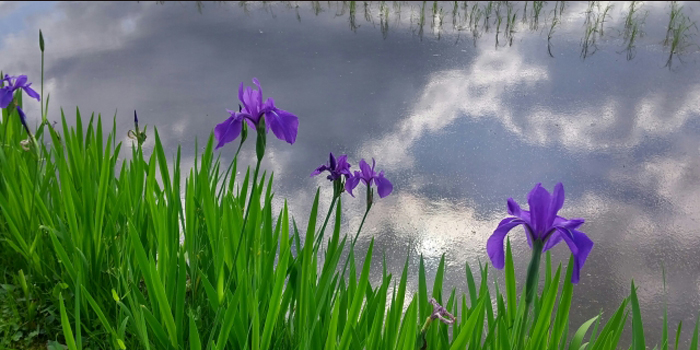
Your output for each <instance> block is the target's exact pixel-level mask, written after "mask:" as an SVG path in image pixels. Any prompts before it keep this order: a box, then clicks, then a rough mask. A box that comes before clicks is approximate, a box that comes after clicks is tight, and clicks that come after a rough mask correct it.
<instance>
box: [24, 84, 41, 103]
mask: <svg viewBox="0 0 700 350" xmlns="http://www.w3.org/2000/svg"><path fill="white" fill-rule="evenodd" d="M30 85H32V84H31V83H29V84H27V86H24V87H22V89H24V92H26V93H27V95H29V97H31V98H33V99H35V100H37V101H41V96H39V94H38V93H37V92H36V91H34V89H32V88H30V87H29V86H30Z"/></svg>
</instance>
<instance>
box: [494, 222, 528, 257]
mask: <svg viewBox="0 0 700 350" xmlns="http://www.w3.org/2000/svg"><path fill="white" fill-rule="evenodd" d="M524 223H525V222H524V221H523V220H520V219H518V218H505V219H503V220H501V222H500V223H499V224H498V227H497V228H496V230H495V231H493V234H492V235H491V237H489V239H488V241H487V242H486V252H487V253H488V255H489V258H490V259H491V263H493V267H495V268H497V269H502V268H503V267H504V266H505V252H504V249H503V240H504V239H505V238H506V235H507V234H508V232H510V230H512V229H513V228H514V227H516V226H518V225H522V224H524Z"/></svg>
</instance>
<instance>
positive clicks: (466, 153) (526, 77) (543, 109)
mask: <svg viewBox="0 0 700 350" xmlns="http://www.w3.org/2000/svg"><path fill="white" fill-rule="evenodd" d="M421 5H422V3H417V4H413V3H392V2H386V3H371V4H369V5H368V6H367V7H365V5H364V4H363V3H360V2H358V3H356V4H355V5H352V4H351V3H349V2H348V3H341V2H330V3H329V2H320V3H301V2H300V3H298V4H297V3H266V4H259V3H254V4H242V3H203V4H200V5H199V6H197V5H196V4H195V3H165V4H157V3H145V2H142V3H41V4H32V3H20V4H13V3H0V30H2V31H1V33H2V34H0V67H1V68H2V69H3V70H4V71H6V72H10V73H13V74H18V73H25V74H28V75H29V76H30V78H31V79H32V80H33V81H34V82H35V86H37V87H38V84H39V83H38V80H39V78H38V77H39V67H40V54H39V50H38V45H37V41H38V40H37V33H38V29H39V28H41V29H42V30H43V32H44V34H45V38H46V46H47V51H46V73H45V76H46V85H45V90H46V91H47V92H49V93H50V94H51V102H50V103H51V105H50V108H49V119H50V120H58V119H59V118H60V110H59V108H60V107H63V108H64V109H65V110H66V113H67V115H68V116H69V119H72V116H73V113H74V109H75V106H76V105H77V106H80V108H81V111H82V112H83V114H88V113H89V112H92V111H94V112H95V113H100V114H101V115H102V116H104V117H108V118H111V117H112V116H114V115H115V114H116V119H117V130H118V133H119V137H120V138H122V140H123V141H124V142H129V140H128V138H127V137H126V132H127V130H128V129H129V128H131V113H132V111H133V110H134V109H136V110H138V111H139V117H140V120H141V123H145V124H148V125H149V131H150V130H151V126H152V125H155V126H157V127H158V128H159V131H160V134H161V137H162V138H163V142H164V144H165V146H166V147H167V151H169V152H171V154H173V153H174V151H175V149H176V147H177V145H178V144H181V145H182V147H183V159H184V163H185V166H191V165H192V162H193V160H194V150H195V147H194V145H195V139H198V140H199V147H200V148H201V146H202V145H203V144H204V140H206V138H207V137H208V136H209V134H210V132H211V131H212V129H213V127H214V126H215V125H216V124H217V123H219V122H221V121H223V120H224V119H225V118H226V117H227V113H226V111H225V109H226V108H228V109H235V108H236V106H237V104H238V102H237V91H238V85H239V83H240V82H241V81H243V82H245V83H246V84H248V85H249V84H250V80H251V79H252V78H253V77H257V78H258V79H259V80H260V81H261V83H262V86H263V89H264V94H265V97H274V99H275V102H276V104H277V105H278V106H279V107H281V108H283V109H285V110H289V111H292V112H294V113H295V114H296V115H297V116H299V119H300V128H299V135H298V138H297V143H295V144H294V145H292V146H290V145H288V144H286V143H284V142H282V141H278V140H276V139H273V138H270V142H268V144H269V145H268V150H269V151H268V156H267V158H266V161H265V162H264V166H265V169H267V170H270V171H274V172H275V181H276V187H275V189H276V192H277V195H276V198H278V199H280V200H281V198H288V199H289V200H290V205H291V210H292V211H293V213H294V215H295V217H296V218H297V219H298V220H299V221H300V222H302V223H304V222H305V221H306V218H307V216H308V212H309V206H310V203H311V201H312V199H313V195H314V193H315V190H316V188H317V186H323V193H322V194H323V203H322V205H323V207H324V208H323V209H322V210H324V211H325V208H327V206H328V204H329V203H330V195H331V188H330V186H328V185H329V184H327V183H326V180H325V178H324V177H318V178H309V173H310V172H311V171H312V170H313V169H314V168H316V167H317V166H318V165H320V164H321V163H324V162H326V160H327V156H328V152H330V151H332V152H334V153H336V154H339V153H347V154H348V155H349V158H350V161H351V163H352V164H353V165H356V164H357V163H358V161H359V160H360V159H361V158H365V159H367V160H369V159H370V158H372V157H374V158H375V159H376V160H377V167H378V168H379V169H382V170H384V171H385V173H386V176H387V177H388V178H389V179H391V180H392V181H393V183H394V193H392V195H391V196H389V197H387V198H385V199H381V200H379V201H378V202H377V204H376V205H375V207H374V208H373V210H372V212H371V213H370V215H369V217H368V220H367V223H366V225H365V230H364V232H363V235H362V236H361V241H360V248H361V249H364V248H365V247H366V246H367V245H368V243H369V239H370V238H371V237H373V238H374V239H375V240H376V244H377V245H376V247H375V252H377V259H379V258H381V255H382V253H385V254H386V259H387V263H388V265H389V266H388V269H389V270H390V271H391V272H393V273H394V275H395V276H396V275H398V274H399V273H400V269H401V268H402V267H403V263H404V261H405V257H406V253H407V252H410V254H411V259H410V268H411V270H410V273H409V280H410V283H409V289H411V291H414V290H415V289H416V286H417V266H418V256H419V255H420V254H422V255H423V256H424V258H425V259H426V267H427V268H428V283H429V284H431V285H432V277H433V276H434V274H435V270H436V269H437V265H438V262H439V260H440V257H441V256H442V254H445V256H446V261H447V266H448V268H447V272H446V277H445V283H446V285H447V287H449V288H452V287H455V288H457V290H458V291H459V292H460V293H461V292H466V285H465V282H464V281H465V278H464V264H465V262H468V263H469V264H470V265H471V266H472V267H476V266H478V262H479V261H481V262H482V263H485V262H487V259H488V258H487V255H486V252H485V244H486V240H487V238H488V236H489V235H490V234H491V233H492V232H493V230H494V229H495V227H496V225H497V223H498V222H499V220H500V219H501V218H503V217H504V216H505V215H507V214H506V205H505V204H506V199H507V198H509V197H513V198H514V199H515V200H516V201H518V202H520V203H522V204H523V205H524V204H525V202H526V194H527V193H528V191H529V190H530V189H531V188H532V187H533V185H534V184H536V183H538V182H542V183H543V184H544V186H545V187H546V188H548V189H550V190H551V189H552V188H553V186H554V184H556V183H557V182H559V181H561V182H563V183H564V185H565V188H566V193H567V200H566V203H565V206H564V210H563V211H562V215H563V216H566V217H570V216H572V217H583V218H585V219H586V224H585V226H583V231H585V232H586V233H587V234H588V235H589V236H590V237H591V238H592V239H593V241H595V242H596V246H595V248H594V249H593V251H592V253H591V255H590V256H589V259H588V262H587V263H586V266H585V268H584V270H583V272H582V278H581V283H580V284H579V285H578V286H577V287H576V288H575V297H574V305H573V309H572V316H571V318H572V327H578V325H580V324H581V323H583V322H584V321H585V320H587V319H589V318H591V317H593V316H595V315H596V314H597V313H598V312H599V310H601V309H603V310H604V317H605V318H606V319H607V316H609V315H611V314H612V313H613V312H614V311H615V309H616V307H617V306H619V303H620V302H621V300H622V299H623V298H624V297H625V296H627V295H628V294H629V289H630V285H629V283H630V280H631V279H634V280H635V282H636V284H637V285H639V291H638V294H639V298H640V301H641V303H642V308H643V309H642V312H643V316H644V320H645V326H647V327H646V328H647V336H648V337H650V340H651V341H653V342H657V341H658V339H660V334H661V332H660V329H661V318H660V317H661V316H662V314H663V313H662V310H663V303H664V300H667V303H668V309H669V319H670V320H672V327H675V324H676V323H675V322H677V321H680V320H683V321H684V324H685V325H686V327H684V328H686V331H685V332H684V334H683V337H682V340H683V341H684V342H685V343H686V344H687V343H688V342H689V339H690V331H689V329H690V325H691V324H694V319H695V316H697V313H698V312H700V272H698V271H700V260H699V259H697V256H698V252H700V235H699V234H698V230H697V226H698V220H699V219H700V157H699V155H698V153H699V151H700V137H699V136H700V81H699V80H698V78H699V76H700V74H699V73H700V69H699V67H698V64H697V60H698V58H700V55H699V53H698V49H697V46H695V47H691V46H688V47H687V48H686V49H685V50H683V52H681V53H680V55H676V56H674V57H673V58H672V60H671V62H672V64H671V66H670V67H668V66H667V63H668V58H669V54H670V52H669V51H670V48H669V47H667V46H664V44H663V41H664V39H665V37H666V32H667V30H666V26H667V24H668V18H669V12H670V5H669V4H668V3H643V4H642V5H641V7H640V8H639V12H638V15H637V16H635V17H634V18H633V19H634V20H635V21H636V22H635V23H637V30H639V31H640V33H642V34H643V35H641V36H637V37H635V39H634V40H632V42H631V43H630V39H629V36H630V35H629V33H628V30H630V29H629V28H628V29H626V27H625V20H626V14H627V12H628V10H629V6H630V3H615V4H614V7H613V8H612V9H611V10H610V11H609V12H608V16H606V17H605V19H606V20H605V22H604V23H602V24H601V23H600V22H601V21H600V20H599V21H598V24H596V18H599V16H602V12H603V11H604V9H605V6H606V3H604V2H601V3H600V5H599V6H598V5H595V4H593V5H592V6H593V7H589V6H591V4H589V3H586V2H566V5H565V6H564V8H563V10H562V9H561V3H559V2H556V3H555V2H550V3H549V4H547V5H545V7H544V8H543V9H542V10H541V12H540V14H539V15H537V21H535V19H534V17H535V13H534V10H533V4H532V2H529V3H528V9H527V11H528V12H527V18H526V19H523V17H522V16H523V13H524V10H525V8H524V7H525V5H524V4H523V3H511V5H512V6H513V8H512V9H511V15H512V14H513V13H515V15H516V18H515V22H514V23H515V24H514V25H512V26H509V27H508V29H506V27H505V19H502V24H501V26H500V27H499V26H498V24H497V22H498V15H499V14H500V16H501V17H502V18H504V17H506V16H507V14H508V6H509V5H506V4H502V5H497V4H496V3H492V5H491V6H501V7H500V8H499V9H495V8H492V9H491V11H492V12H491V14H490V15H489V21H488V26H489V29H488V30H487V29H486V23H485V17H486V15H485V14H486V12H487V6H488V3H487V2H480V3H475V2H468V4H467V6H466V7H464V3H462V2H460V3H458V4H457V11H456V12H454V3H447V2H446V3H439V4H437V7H436V9H437V11H436V12H435V14H433V3H426V5H425V8H422V7H421ZM475 5H476V9H475V8H474V6H475ZM684 6H685V8H684V13H685V14H686V15H687V16H689V18H690V20H695V19H696V18H697V11H698V9H699V8H698V6H697V5H695V4H693V3H686V4H684ZM480 11H481V12H480ZM515 11H517V12H515ZM555 11H556V12H555ZM477 13H481V17H478V18H479V19H478V21H476V19H475V18H477V16H478V15H477ZM421 14H422V15H421ZM555 14H556V18H557V21H558V22H557V23H558V24H557V25H556V26H554V29H552V23H553V21H554V18H555ZM421 18H423V19H422V20H421ZM470 19H471V20H472V24H470V23H469V22H470ZM421 24H422V25H421ZM597 25H601V26H600V27H597ZM592 26H596V27H592ZM511 28H512V30H511ZM591 28H594V29H597V30H600V28H602V29H603V34H602V36H601V35H600V32H599V31H597V32H596V33H597V36H596V37H595V40H593V41H592V40H591V39H592V38H591V36H590V35H589V36H586V31H587V30H590V29H591ZM589 33H590V32H589ZM626 33H628V34H627V36H626ZM688 34H689V35H691V36H690V37H689V38H688V39H689V43H693V44H697V42H698V38H697V37H696V36H694V35H695V32H694V31H690V32H688ZM497 36H498V43H497V42H496V40H497V39H496V37H497ZM26 110H27V112H28V114H30V120H33V121H34V122H36V121H37V120H38V118H37V117H36V116H37V115H38V105H31V106H28V107H27V108H26ZM152 140H153V136H152V135H149V139H148V142H147V145H146V146H147V147H152ZM249 146H250V145H249ZM234 152H235V146H233V145H230V146H227V147H225V148H223V149H222V150H221V154H222V159H224V160H228V159H230V156H231V155H232V154H233V153H234ZM124 155H126V154H124ZM244 157H245V158H246V160H247V161H250V160H252V158H253V157H254V152H253V149H252V147H251V148H249V149H247V150H245V151H244ZM343 207H344V210H345V214H346V219H347V220H346V222H345V223H344V230H346V231H347V232H354V230H356V228H357V226H358V225H359V222H360V220H361V215H362V212H363V210H364V203H363V201H362V200H361V199H360V198H358V199H352V198H350V197H346V198H345V199H344V202H343ZM511 237H512V240H513V244H514V252H515V254H516V257H515V262H516V274H518V275H519V276H521V277H523V276H524V273H525V266H526V264H527V261H528V258H529V254H530V253H529V249H528V248H527V244H526V241H525V238H524V235H523V231H522V230H521V229H516V230H515V231H513V234H512V235H511ZM553 252H554V261H555V262H558V261H566V259H567V258H568V253H567V252H568V250H567V248H566V246H565V245H563V244H562V245H561V246H559V247H557V248H555V249H554V250H553ZM376 261H380V260H376ZM662 268H665V269H666V294H665V297H664V293H663V284H662ZM375 271H376V272H377V274H376V276H378V275H379V273H380V266H379V265H377V266H376V270H375ZM490 276H492V277H494V278H495V279H497V280H499V281H501V280H502V273H501V272H495V273H494V271H492V273H491V274H490ZM375 281H378V279H375ZM625 342H626V343H627V342H628V341H625ZM686 346H687V345H686Z"/></svg>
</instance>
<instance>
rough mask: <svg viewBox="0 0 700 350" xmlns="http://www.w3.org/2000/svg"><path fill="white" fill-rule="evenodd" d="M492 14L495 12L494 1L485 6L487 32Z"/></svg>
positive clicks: (485, 28)
mask: <svg viewBox="0 0 700 350" xmlns="http://www.w3.org/2000/svg"><path fill="white" fill-rule="evenodd" d="M491 12H493V1H489V2H488V3H487V4H486V5H484V30H485V31H486V32H488V31H489V22H490V17H491Z"/></svg>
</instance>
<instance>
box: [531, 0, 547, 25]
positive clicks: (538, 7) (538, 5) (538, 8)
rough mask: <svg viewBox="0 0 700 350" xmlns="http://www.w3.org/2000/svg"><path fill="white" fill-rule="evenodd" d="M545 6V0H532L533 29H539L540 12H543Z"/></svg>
mask: <svg viewBox="0 0 700 350" xmlns="http://www.w3.org/2000/svg"><path fill="white" fill-rule="evenodd" d="M543 7H544V1H533V2H532V12H533V15H532V24H531V28H532V29H533V30H537V27H538V26H539V21H540V13H541V12H542V8H543Z"/></svg>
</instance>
